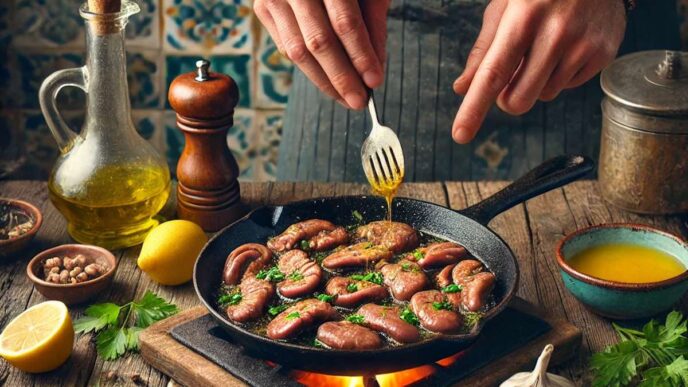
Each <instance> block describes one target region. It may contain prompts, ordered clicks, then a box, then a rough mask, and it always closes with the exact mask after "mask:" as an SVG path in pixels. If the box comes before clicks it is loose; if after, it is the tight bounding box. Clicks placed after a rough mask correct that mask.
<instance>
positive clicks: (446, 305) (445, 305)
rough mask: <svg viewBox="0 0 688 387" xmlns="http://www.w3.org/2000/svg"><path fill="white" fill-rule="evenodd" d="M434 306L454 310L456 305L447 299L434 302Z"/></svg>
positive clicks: (437, 308)
mask: <svg viewBox="0 0 688 387" xmlns="http://www.w3.org/2000/svg"><path fill="white" fill-rule="evenodd" d="M432 307H433V308H435V310H452V309H454V306H453V305H452V304H451V303H449V302H447V301H442V302H433V303H432Z"/></svg>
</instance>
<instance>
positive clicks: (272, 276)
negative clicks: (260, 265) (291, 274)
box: [256, 266, 284, 282]
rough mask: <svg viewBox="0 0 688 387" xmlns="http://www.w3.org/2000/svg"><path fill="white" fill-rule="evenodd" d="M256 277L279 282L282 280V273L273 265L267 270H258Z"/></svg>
mask: <svg viewBox="0 0 688 387" xmlns="http://www.w3.org/2000/svg"><path fill="white" fill-rule="evenodd" d="M256 278H258V279H262V280H266V281H270V282H279V281H282V280H284V273H282V272H281V271H280V269H279V268H278V267H277V266H273V267H271V268H270V269H269V270H261V271H259V272H258V274H256Z"/></svg>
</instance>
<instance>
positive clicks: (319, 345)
mask: <svg viewBox="0 0 688 387" xmlns="http://www.w3.org/2000/svg"><path fill="white" fill-rule="evenodd" d="M313 346H314V347H318V348H323V345H322V343H321V342H320V341H319V340H318V339H313Z"/></svg>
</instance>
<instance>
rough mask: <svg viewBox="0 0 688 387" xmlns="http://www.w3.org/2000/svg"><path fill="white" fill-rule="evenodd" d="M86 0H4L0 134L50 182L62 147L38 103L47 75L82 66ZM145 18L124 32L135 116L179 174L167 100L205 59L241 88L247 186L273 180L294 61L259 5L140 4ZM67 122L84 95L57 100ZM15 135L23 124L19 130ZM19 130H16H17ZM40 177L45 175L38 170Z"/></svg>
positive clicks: (208, 1)
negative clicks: (13, 138)
mask: <svg viewBox="0 0 688 387" xmlns="http://www.w3.org/2000/svg"><path fill="white" fill-rule="evenodd" d="M83 1H84V0H0V59H2V61H0V117H3V118H6V117H12V119H11V120H9V119H3V120H0V125H1V126H3V128H0V129H2V130H0V133H2V131H3V130H4V129H6V128H5V127H7V126H8V125H14V126H16V127H17V128H19V129H18V130H19V131H21V132H23V136H21V137H19V142H20V143H22V142H23V144H22V146H23V152H22V154H25V155H26V157H25V159H26V162H27V163H28V164H29V165H28V168H27V169H28V170H30V171H32V177H37V176H36V173H38V175H39V176H42V177H47V175H48V173H49V172H50V169H51V168H52V165H53V163H54V160H55V158H56V157H57V155H58V151H57V146H56V144H55V142H54V141H53V138H52V136H51V135H50V131H49V130H48V128H47V126H46V124H45V121H44V119H43V115H42V114H41V111H40V107H39V105H38V89H39V88H40V85H41V82H43V79H45V77H47V76H48V75H50V74H51V73H53V72H55V71H57V70H59V69H64V68H69V67H79V66H82V65H83V64H84V47H85V42H84V32H83V29H84V25H83V20H82V19H81V17H80V16H79V11H78V10H79V6H80V5H81V4H82V3H83ZM135 1H136V2H137V3H138V4H139V7H140V8H141V12H140V13H138V14H137V15H135V16H133V17H131V18H130V20H129V23H128V25H127V29H126V38H127V66H128V67H127V70H128V77H127V79H128V82H129V93H130V98H131V106H132V118H133V121H134V124H135V125H136V127H137V129H138V131H139V133H140V134H141V135H142V136H143V137H144V138H146V139H147V140H148V141H150V142H151V143H152V144H153V146H155V148H156V149H158V150H159V151H160V152H162V153H164V154H165V156H166V157H167V160H168V162H169V164H170V169H171V171H172V173H174V170H175V167H176V163H177V159H178V158H179V155H180V154H181V152H182V149H183V147H184V136H183V135H182V134H181V132H180V131H179V130H178V129H177V128H176V125H175V113H174V111H172V110H171V109H170V106H169V104H168V102H167V89H168V86H169V84H170V82H171V81H172V80H173V79H174V78H175V77H176V76H177V75H179V74H181V73H184V72H188V71H192V70H194V69H195V62H196V60H198V59H199V58H207V59H209V60H210V61H211V70H212V71H217V72H222V73H225V74H228V75H230V76H231V77H232V78H234V80H235V81H236V82H237V85H238V86H239V92H240V100H239V106H238V107H237V109H236V113H235V117H234V121H235V123H234V126H233V127H232V128H231V129H230V130H229V132H228V134H227V143H228V145H229V147H230V149H231V150H232V152H233V154H234V156H235V157H236V159H237V163H238V164H239V167H240V169H241V178H242V179H244V180H262V181H264V180H273V179H274V178H275V170H276V161H277V152H278V147H279V143H280V139H281V135H282V115H283V113H284V107H285V105H286V102H287V95H288V92H289V87H290V85H291V74H292V70H293V66H292V64H291V63H290V62H289V61H288V60H287V59H285V58H284V57H282V56H281V55H280V54H279V52H277V49H276V47H275V45H274V43H273V42H272V40H271V39H270V37H269V35H268V34H267V32H266V31H265V30H264V29H262V28H261V27H260V23H259V22H258V21H257V19H256V18H255V16H254V14H253V10H252V2H251V0H135ZM58 101H59V102H58V104H59V106H60V108H61V109H62V113H63V115H64V118H65V120H66V121H67V123H68V124H69V125H70V126H71V127H73V128H74V129H76V130H78V129H79V127H80V125H81V122H83V107H84V102H85V98H84V94H83V92H82V91H81V90H79V89H77V88H66V89H64V90H63V91H62V92H61V93H60V96H59V98H58ZM15 129H16V128H15ZM15 132H17V130H15V131H14V132H13V131H8V133H15ZM36 171H38V172H36Z"/></svg>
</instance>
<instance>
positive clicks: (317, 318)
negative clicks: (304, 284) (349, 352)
mask: <svg viewBox="0 0 688 387" xmlns="http://www.w3.org/2000/svg"><path fill="white" fill-rule="evenodd" d="M339 317H340V316H339V313H337V311H336V310H335V309H334V308H333V307H332V305H330V304H328V303H327V302H323V301H320V300H318V299H315V298H309V299H307V300H303V301H299V302H297V303H296V304H294V305H292V306H290V307H289V308H287V309H286V310H285V311H284V312H282V313H280V314H279V315H277V317H275V318H274V319H273V320H272V321H270V323H269V324H268V327H267V335H268V337H269V338H271V339H275V340H284V339H288V338H291V337H295V336H297V335H298V334H299V333H301V332H303V331H305V330H307V329H309V328H311V327H313V326H315V325H317V324H320V323H322V322H325V321H329V320H335V319H337V318H339Z"/></svg>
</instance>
